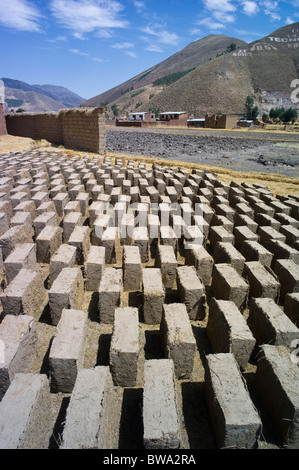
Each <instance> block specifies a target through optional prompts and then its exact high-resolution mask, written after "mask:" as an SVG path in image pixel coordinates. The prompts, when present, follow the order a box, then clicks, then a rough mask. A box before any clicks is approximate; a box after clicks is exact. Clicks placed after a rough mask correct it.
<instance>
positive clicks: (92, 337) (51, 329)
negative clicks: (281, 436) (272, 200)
mask: <svg viewBox="0 0 299 470" xmlns="http://www.w3.org/2000/svg"><path fill="white" fill-rule="evenodd" d="M112 134H113V135H114V136H116V133H115V131H108V132H107V155H110V156H113V155H115V156H117V157H122V158H124V160H127V159H134V160H135V159H136V160H144V161H146V162H147V163H148V164H152V163H153V162H155V161H158V162H159V163H162V161H163V163H164V164H168V163H169V164H170V165H171V166H173V165H174V162H175V165H182V166H184V167H185V168H195V167H196V168H207V166H206V165H205V163H206V162H205V161H203V160H200V161H198V160H197V161H196V162H192V161H191V160H190V161H188V159H187V158H184V159H177V160H176V159H175V158H172V159H170V160H168V162H167V161H166V157H164V156H160V155H156V154H155V153H154V152H153V154H151V155H144V154H142V153H140V154H138V151H139V150H140V149H139V148H138V149H134V152H133V153H130V152H131V151H132V148H127V147H123V148H122V152H120V151H119V149H112V148H111V135H112ZM134 135H135V137H136V134H134ZM143 137H144V135H142V139H143ZM202 137H203V138H206V137H204V136H202ZM138 138H139V139H140V137H138ZM136 142H137V140H136ZM234 144H235V143H234ZM269 145H270V144H269ZM271 145H272V144H271ZM152 148H155V146H153V147H152ZM35 149H42V150H44V151H53V150H55V151H59V150H63V152H64V153H69V154H70V155H73V154H76V155H81V156H90V157H93V156H94V155H95V154H91V153H89V152H79V151H74V150H71V149H64V148H61V149H59V148H57V147H54V146H51V145H50V144H49V143H48V142H46V141H42V142H41V141H38V142H36V141H33V140H32V139H27V138H20V137H13V136H1V137H0V154H1V153H7V152H20V151H24V150H35ZM129 150H130V151H129ZM135 150H136V153H137V154H135ZM259 151H260V149H259V148H258V146H257V147H255V148H254V152H259ZM235 152H236V153H235V154H236V155H237V153H238V151H237V149H236V150H235ZM298 152H299V150H298ZM156 153H157V152H156ZM222 153H223V152H222ZM176 155H177V158H178V157H179V156H180V157H182V154H181V153H178V154H176ZM230 155H232V153H231V152H230ZM238 155H239V153H238ZM298 155H299V153H298ZM298 155H297V153H296V155H294V157H296V158H295V160H297V157H298ZM0 158H1V155H0ZM242 158H244V155H243V156H242V154H240V159H242ZM217 161H218V160H217ZM208 162H209V163H211V161H210V159H209V160H208ZM213 162H214V160H213ZM208 168H209V169H210V170H212V171H214V172H215V173H216V175H217V177H218V178H219V179H220V180H222V181H224V182H226V183H228V184H229V182H230V181H232V180H234V181H238V182H242V181H248V182H262V183H263V184H266V185H268V187H269V189H270V190H273V193H274V194H277V193H278V194H283V195H287V194H292V193H297V194H298V192H299V191H298V179H297V178H298V173H296V175H294V173H293V175H292V176H289V175H285V174H277V173H275V172H269V174H268V173H265V172H262V173H257V172H253V171H252V170H251V169H250V170H248V171H247V170H244V169H243V170H242V171H240V172H237V171H236V168H235V165H233V166H232V168H228V167H227V165H226V166H225V165H224V167H221V166H220V165H214V163H213V164H212V165H209V166H208ZM250 168H251V167H250ZM295 169H296V171H298V163H297V161H296V167H295ZM293 172H294V168H293ZM178 261H179V264H180V262H181V264H184V259H183V258H181V259H179V260H178ZM153 262H154V259H153V258H151V259H150V261H149V263H148V265H151V263H153ZM116 266H117V265H116ZM39 268H40V272H41V275H42V276H43V278H44V280H45V283H46V281H47V276H48V266H47V265H40V267H39ZM207 294H208V292H207ZM129 301H130V305H132V303H134V305H135V304H136V307H140V305H141V296H140V294H138V293H137V294H136V295H135V298H134V299H132V298H129V296H128V294H124V295H123V299H122V304H123V306H126V305H128V302H129ZM166 301H167V302H173V301H176V291H175V290H173V291H169V292H167V299H166ZM83 308H84V309H85V310H87V311H88V313H89V315H88V337H87V348H86V352H85V363H84V366H85V367H94V366H95V365H109V347H110V341H111V333H112V325H103V324H101V323H100V322H99V319H98V315H97V298H96V296H95V295H94V294H91V293H88V292H85V294H84V306H83ZM244 315H246V312H244ZM36 321H37V326H38V338H39V348H38V354H37V357H36V360H35V363H34V372H36V373H46V374H47V373H48V371H49V368H48V354H49V350H50V346H51V341H52V338H53V336H54V334H55V329H56V327H55V326H53V325H51V320H50V315H49V311H48V309H47V307H45V310H44V311H43V313H42V315H41V316H39V317H38V318H36ZM206 322H207V317H206V319H205V320H202V321H193V322H192V328H193V332H194V336H195V338H196V342H197V348H198V350H197V353H196V357H195V363H194V370H193V374H192V377H191V379H189V380H180V381H176V391H177V396H178V408H179V413H180V425H181V433H182V449H215V448H216V443H215V440H214V435H213V430H212V426H211V423H210V421H209V417H208V412H207V408H206V406H205V396H204V362H205V357H206V355H207V354H209V353H210V352H211V351H210V346H209V342H208V340H207V337H206V334H205V327H206ZM139 338H140V357H139V364H138V376H137V385H136V387H134V388H126V389H124V388H121V387H115V390H116V395H117V398H118V400H117V407H118V410H117V415H118V420H119V421H118V426H119V435H118V442H119V449H142V443H143V441H142V438H143V434H142V433H143V427H142V378H143V375H142V373H143V365H144V361H145V360H146V359H153V358H157V359H158V358H161V357H163V355H162V350H161V346H160V341H159V327H158V326H155V325H154V326H150V325H146V324H145V323H143V322H142V321H140V324H139ZM255 369H256V363H255V362H254V360H253V361H252V362H251V363H249V364H248V367H247V369H246V370H245V371H244V378H245V380H246V386H247V387H248V389H249V391H250V393H251V396H252V398H253V400H254V403H255V405H256V407H257V409H259V410H261V411H260V412H261V416H262V421H263V431H262V434H261V437H260V439H259V441H258V448H259V449H276V448H278V445H277V442H276V440H275V436H274V435H273V433H272V430H271V425H269V423H268V421H267V417H264V416H263V414H262V413H263V412H262V408H261V407H260V404H259V402H258V397H257V396H256V394H255V390H254V385H253V376H254V372H255ZM51 399H52V403H51V408H52V428H53V435H52V437H51V440H50V446H49V447H50V448H51V449H56V448H58V447H59V442H60V437H61V431H62V429H63V422H64V420H65V412H66V408H67V405H68V403H69V399H70V395H68V394H62V393H57V394H51Z"/></svg>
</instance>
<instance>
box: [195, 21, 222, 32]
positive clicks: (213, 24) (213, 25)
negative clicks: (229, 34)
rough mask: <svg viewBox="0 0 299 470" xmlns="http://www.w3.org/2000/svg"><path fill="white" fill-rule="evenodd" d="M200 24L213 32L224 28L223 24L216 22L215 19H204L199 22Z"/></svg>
mask: <svg viewBox="0 0 299 470" xmlns="http://www.w3.org/2000/svg"><path fill="white" fill-rule="evenodd" d="M198 24H199V25H202V26H205V27H206V28H209V29H210V30H212V31H215V30H218V29H222V28H224V24H223V23H219V22H217V21H214V20H213V18H203V19H202V20H199V21H198Z"/></svg>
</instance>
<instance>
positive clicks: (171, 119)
mask: <svg viewBox="0 0 299 470" xmlns="http://www.w3.org/2000/svg"><path fill="white" fill-rule="evenodd" d="M187 120H188V113H186V112H185V111H176V112H175V111H170V112H164V113H160V114H159V121H160V124H162V123H163V124H166V125H168V126H183V127H187Z"/></svg>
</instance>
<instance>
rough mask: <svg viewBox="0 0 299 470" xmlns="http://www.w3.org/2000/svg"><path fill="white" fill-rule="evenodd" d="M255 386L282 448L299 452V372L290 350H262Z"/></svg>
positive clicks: (282, 348)
mask: <svg viewBox="0 0 299 470" xmlns="http://www.w3.org/2000/svg"><path fill="white" fill-rule="evenodd" d="M255 385H256V387H257V390H258V392H259V394H260V396H261V400H262V406H263V407H264V409H265V411H266V412H267V414H268V415H269V417H270V420H271V423H272V426H273V427H274V429H275V434H276V437H277V438H278V440H279V443H280V445H283V446H284V447H285V448H289V449H298V446H299V444H298V443H299V429H298V408H299V402H298V386H299V369H298V365H297V364H296V363H295V362H293V361H292V356H291V354H290V351H289V349H288V348H287V347H285V346H276V345H268V344H264V345H262V346H261V353H260V356H259V360H258V363H257V370H256V374H255Z"/></svg>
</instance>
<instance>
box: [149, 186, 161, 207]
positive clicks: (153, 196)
mask: <svg viewBox="0 0 299 470" xmlns="http://www.w3.org/2000/svg"><path fill="white" fill-rule="evenodd" d="M146 195H147V196H149V198H150V200H151V202H152V203H153V204H158V202H159V191H158V190H157V189H156V188H155V186H148V187H147V188H146Z"/></svg>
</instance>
